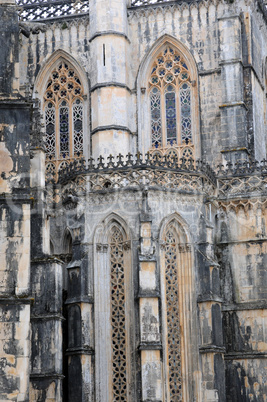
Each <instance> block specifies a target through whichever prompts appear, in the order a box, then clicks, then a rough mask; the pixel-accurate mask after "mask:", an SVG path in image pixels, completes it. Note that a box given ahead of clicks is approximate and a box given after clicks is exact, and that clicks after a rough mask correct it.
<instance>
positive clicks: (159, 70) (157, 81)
mask: <svg viewBox="0 0 267 402" xmlns="http://www.w3.org/2000/svg"><path fill="white" fill-rule="evenodd" d="M149 99H150V128H151V143H152V146H154V147H156V148H160V147H166V146H167V145H178V146H181V145H186V146H188V145H192V143H193V134H192V82H191V77H190V71H189V67H188V65H187V63H186V61H185V59H184V58H183V56H182V55H181V54H179V53H178V51H177V50H176V49H175V48H174V47H172V46H166V47H165V49H164V50H163V51H162V52H161V53H160V54H159V55H158V56H157V57H156V59H155V60H154V63H153V65H152V68H151V73H150V77H149Z"/></svg>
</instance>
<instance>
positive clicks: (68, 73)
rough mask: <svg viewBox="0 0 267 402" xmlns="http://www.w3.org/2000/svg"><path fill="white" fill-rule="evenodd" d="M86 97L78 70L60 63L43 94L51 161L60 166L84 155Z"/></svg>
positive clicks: (47, 146) (48, 153)
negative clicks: (84, 97) (84, 96)
mask: <svg viewBox="0 0 267 402" xmlns="http://www.w3.org/2000/svg"><path fill="white" fill-rule="evenodd" d="M83 95H84V94H83V88H82V84H81V81H80V78H79V76H78V74H77V72H76V71H75V69H74V68H73V67H72V66H71V65H70V64H69V63H67V62H65V61H64V62H63V61H60V62H59V63H58V65H57V66H56V67H55V68H54V69H53V71H52V73H51V74H50V77H49V79H48V81H47V84H46V90H45V94H44V111H45V146H46V158H47V160H48V161H57V162H59V163H61V162H62V161H63V160H66V159H71V158H74V157H79V156H81V155H82V154H83V126H84V105H83ZM59 163H58V164H59ZM50 165H52V164H51V163H50Z"/></svg>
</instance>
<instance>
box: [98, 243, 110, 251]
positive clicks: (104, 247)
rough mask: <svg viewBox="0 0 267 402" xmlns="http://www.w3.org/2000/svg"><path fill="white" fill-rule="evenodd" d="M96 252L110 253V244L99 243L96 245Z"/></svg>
mask: <svg viewBox="0 0 267 402" xmlns="http://www.w3.org/2000/svg"><path fill="white" fill-rule="evenodd" d="M96 251H97V252H98V253H107V251H108V244H101V243H97V244H96Z"/></svg>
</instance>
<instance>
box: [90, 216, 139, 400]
mask: <svg viewBox="0 0 267 402" xmlns="http://www.w3.org/2000/svg"><path fill="white" fill-rule="evenodd" d="M132 275H133V273H132V253H131V235H130V231H129V228H128V226H127V224H126V222H125V221H124V220H123V219H122V218H121V217H120V216H119V215H117V214H111V215H109V216H108V217H107V218H106V219H104V220H103V221H102V222H101V224H99V225H98V227H97V228H96V230H95V235H94V311H95V390H96V400H99V401H100V400H101V401H102V400H103V401H104V400H115V399H116V397H119V398H122V399H120V400H134V398H133V396H132V395H131V388H133V373H134V364H135V362H134V359H133V358H132V355H133V353H134V344H135V339H134V338H135V331H134V319H135V317H134V306H133V278H132ZM119 378H120V380H121V382H120V385H119V381H118V379H119ZM130 395H131V396H130Z"/></svg>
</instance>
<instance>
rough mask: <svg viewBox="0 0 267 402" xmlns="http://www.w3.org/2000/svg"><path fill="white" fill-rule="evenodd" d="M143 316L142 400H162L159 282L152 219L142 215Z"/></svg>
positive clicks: (141, 311)
mask: <svg viewBox="0 0 267 402" xmlns="http://www.w3.org/2000/svg"><path fill="white" fill-rule="evenodd" d="M140 226H141V227H140V237H141V244H140V253H139V316H140V337H141V339H140V346H139V347H140V352H141V371H142V373H141V377H142V401H161V400H162V398H163V390H162V361H161V354H162V345H161V336H160V329H159V283H158V280H157V264H156V260H155V257H154V250H153V245H152V238H151V221H148V220H147V219H146V218H145V219H142V218H141V223H140Z"/></svg>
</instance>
